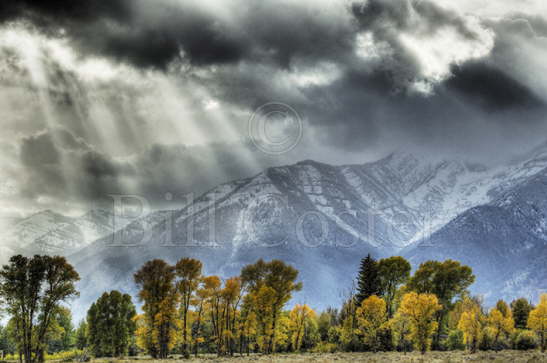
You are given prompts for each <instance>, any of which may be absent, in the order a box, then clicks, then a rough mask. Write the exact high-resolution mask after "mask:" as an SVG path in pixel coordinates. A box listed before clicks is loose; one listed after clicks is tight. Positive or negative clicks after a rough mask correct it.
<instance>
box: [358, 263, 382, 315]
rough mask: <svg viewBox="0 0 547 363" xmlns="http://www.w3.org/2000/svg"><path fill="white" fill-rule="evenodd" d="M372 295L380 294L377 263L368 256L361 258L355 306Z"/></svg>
mask: <svg viewBox="0 0 547 363" xmlns="http://www.w3.org/2000/svg"><path fill="white" fill-rule="evenodd" d="M372 295H377V296H380V295H381V289H380V278H379V275H378V263H377V262H376V260H375V259H373V258H372V257H371V256H370V253H369V254H368V255H367V257H365V258H363V259H362V260H361V267H360V268H359V275H358V276H357V294H356V295H355V303H356V304H357V306H360V305H361V302H363V300H365V299H366V298H368V297H369V296H372Z"/></svg>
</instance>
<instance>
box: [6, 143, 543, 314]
mask: <svg viewBox="0 0 547 363" xmlns="http://www.w3.org/2000/svg"><path fill="white" fill-rule="evenodd" d="M545 192H547V145H542V146H540V147H538V148H536V149H534V150H533V151H531V152H529V153H526V154H524V155H522V156H521V157H520V158H518V159H515V160H513V161H512V162H510V163H507V164H505V165H499V166H496V167H488V166H486V165H481V164H476V163H468V162H465V161H461V160H453V159H452V160H446V159H440V158H439V159H432V158H430V157H425V156H423V155H419V154H412V153H403V152H398V153H394V154H391V155H389V156H387V157H385V158H383V159H380V160H378V161H376V162H372V163H366V164H361V165H344V166H332V165H327V164H323V163H319V162H315V161H312V160H307V161H302V162H299V163H297V164H294V165H288V166H281V167H273V168H269V169H267V170H265V171H263V172H261V173H260V174H258V175H255V176H253V177H251V178H247V179H243V180H236V181H232V182H229V183H225V184H222V185H219V186H218V187H216V188H214V189H212V190H210V191H209V192H207V193H204V194H203V195H201V196H200V197H199V198H196V199H195V200H194V201H191V202H190V203H187V204H186V205H185V206H184V207H181V208H180V209H175V210H164V211H155V212H152V213H150V214H148V215H145V216H143V217H141V218H138V219H135V220H132V221H129V220H127V219H124V220H123V221H122V222H121V223H117V226H116V227H114V226H113V223H112V218H113V217H112V213H110V212H106V211H100V210H94V211H91V212H90V213H87V214H85V215H84V216H81V217H76V218H74V217H65V216H62V215H60V214H57V213H54V212H51V211H44V212H40V213H37V214H35V215H33V216H30V217H28V218H26V219H23V220H16V221H13V222H12V226H11V228H8V230H7V232H6V233H4V237H3V239H2V241H3V243H2V244H1V245H2V246H3V247H4V248H9V249H11V251H14V252H22V253H26V254H31V253H36V252H40V251H41V252H45V253H55V254H64V255H66V256H68V258H69V260H70V261H71V262H72V263H73V264H74V265H75V266H76V268H77V270H78V271H79V272H80V274H81V276H82V281H81V282H80V286H79V288H80V292H81V297H80V298H79V299H78V300H77V301H75V302H74V305H75V308H76V310H79V311H83V312H85V309H87V306H88V305H89V304H90V302H91V301H93V300H94V299H96V298H97V297H98V296H99V295H100V293H102V291H104V290H105V289H114V288H116V289H119V290H121V291H123V292H128V293H132V294H135V290H134V283H133V280H132V279H133V278H132V275H133V272H135V271H136V270H137V269H138V268H139V267H140V266H141V265H142V264H143V263H144V262H145V261H147V260H149V259H152V258H163V259H165V260H167V261H169V262H172V263H173V262H175V261H176V260H178V259H179V258H180V257H183V256H190V257H195V258H199V259H201V260H202V261H203V262H204V267H205V273H206V274H219V275H221V276H223V277H229V276H233V275H236V274H238V273H239V271H240V269H241V267H242V266H244V265H245V264H248V263H252V262H254V261H256V260H257V259H258V258H264V259H272V258H280V259H283V260H284V261H286V262H288V263H290V264H292V265H294V266H295V267H296V268H297V269H298V270H299V271H300V279H301V280H302V281H303V283H304V289H303V290H302V291H301V292H299V293H297V294H296V295H295V297H294V301H295V302H303V303H308V304H311V305H312V306H314V307H316V308H324V307H327V306H329V305H333V306H334V305H338V304H339V303H340V302H341V300H342V298H343V296H344V294H345V293H347V291H348V289H349V287H350V286H351V283H352V281H353V279H354V277H355V274H356V272H357V269H358V264H359V260H360V259H361V258H362V257H364V256H365V255H366V254H367V253H371V254H372V255H373V256H375V257H377V258H382V257H385V256H390V255H403V256H405V257H406V258H408V259H409V260H410V261H411V262H412V264H413V267H417V266H418V265H419V263H421V262H423V261H425V260H428V259H437V260H444V259H448V258H451V259H455V260H459V261H461V262H462V263H465V264H468V265H469V266H471V267H472V268H473V270H474V272H475V274H476V276H477V281H476V283H475V284H474V285H473V286H472V288H471V290H472V292H473V293H475V294H482V295H483V296H484V298H485V301H486V302H487V303H489V304H492V303H494V302H495V301H496V299H498V298H505V299H509V300H510V299H513V298H515V297H520V296H524V297H527V298H534V299H535V298H536V297H537V295H539V293H540V292H542V291H545V290H546V289H547V283H546V281H547V279H546V277H547V267H546V266H547V264H546V262H547V261H546V260H547V255H546V251H547V234H546V231H547V198H545V195H547V194H546V193H545ZM118 227H119V228H118ZM13 241H16V242H17V244H14V242H13ZM2 252H3V254H5V253H6V252H5V251H2Z"/></svg>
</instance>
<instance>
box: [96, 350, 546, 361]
mask: <svg viewBox="0 0 547 363" xmlns="http://www.w3.org/2000/svg"><path fill="white" fill-rule="evenodd" d="M175 361H179V362H196V363H197V362H233V363H237V362H283V363H292V362H295V363H300V362H302V363H303V362H318V363H327V362H329V363H330V362H339V363H345V362H370V363H373V362H377V363H380V362H400V363H411V362H413V363H414V362H415V363H418V362H423V363H426V362H427V363H460V362H492V363H506V362H507V363H509V362H510V363H536V362H538V363H543V362H547V353H541V352H538V351H527V352H523V351H516V350H504V351H501V352H493V351H484V352H477V353H476V354H469V353H466V352H463V351H458V352H455V351H452V352H428V353H426V354H425V355H422V354H420V353H419V352H411V353H407V354H403V353H398V352H380V353H372V352H362V353H346V352H342V353H300V354H293V353H287V354H275V355H254V354H253V355H251V356H243V357H233V358H228V357H224V358H222V357H221V358H219V357H217V356H216V355H205V356H201V357H200V358H191V359H189V360H186V359H180V360H179V359H176V358H175V359H167V360H148V359H136V360H119V361H116V362H119V363H145V362H146V363H152V362H154V363H156V362H157V363H159V362H163V363H168V362H175ZM92 362H96V363H108V362H112V360H102V359H97V360H93V361H92Z"/></svg>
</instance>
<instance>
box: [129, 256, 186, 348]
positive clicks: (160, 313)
mask: <svg viewBox="0 0 547 363" xmlns="http://www.w3.org/2000/svg"><path fill="white" fill-rule="evenodd" d="M134 279H135V282H136V284H137V286H138V287H139V289H140V290H139V294H138V296H139V300H140V301H142V302H143V306H142V310H143V311H144V316H145V323H146V324H147V325H148V329H149V332H150V333H151V335H152V338H151V340H150V342H151V343H152V344H151V345H150V346H149V347H148V348H147V349H148V353H149V354H150V355H151V356H152V357H154V358H160V359H165V358H167V355H168V354H169V349H170V348H171V347H172V346H173V342H174V340H175V339H176V337H174V336H173V335H172V333H173V331H174V329H173V328H174V326H175V320H176V299H177V292H176V290H175V288H174V284H173V282H174V279H175V271H174V268H173V267H172V266H170V265H169V264H167V263H166V262H165V261H163V260H159V259H156V260H151V261H148V262H146V263H145V264H144V265H143V266H142V267H141V269H140V270H139V271H137V272H136V273H135V274H134Z"/></svg>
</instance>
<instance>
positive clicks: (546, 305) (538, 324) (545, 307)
mask: <svg viewBox="0 0 547 363" xmlns="http://www.w3.org/2000/svg"><path fill="white" fill-rule="evenodd" d="M527 327H528V328H529V329H532V330H533V331H535V332H536V334H537V335H538V336H539V340H540V343H541V351H542V352H545V346H546V345H547V344H546V337H547V294H542V295H541V298H540V302H539V305H538V306H537V307H536V308H535V309H533V310H532V311H531V312H530V315H529V316H528V323H527Z"/></svg>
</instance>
